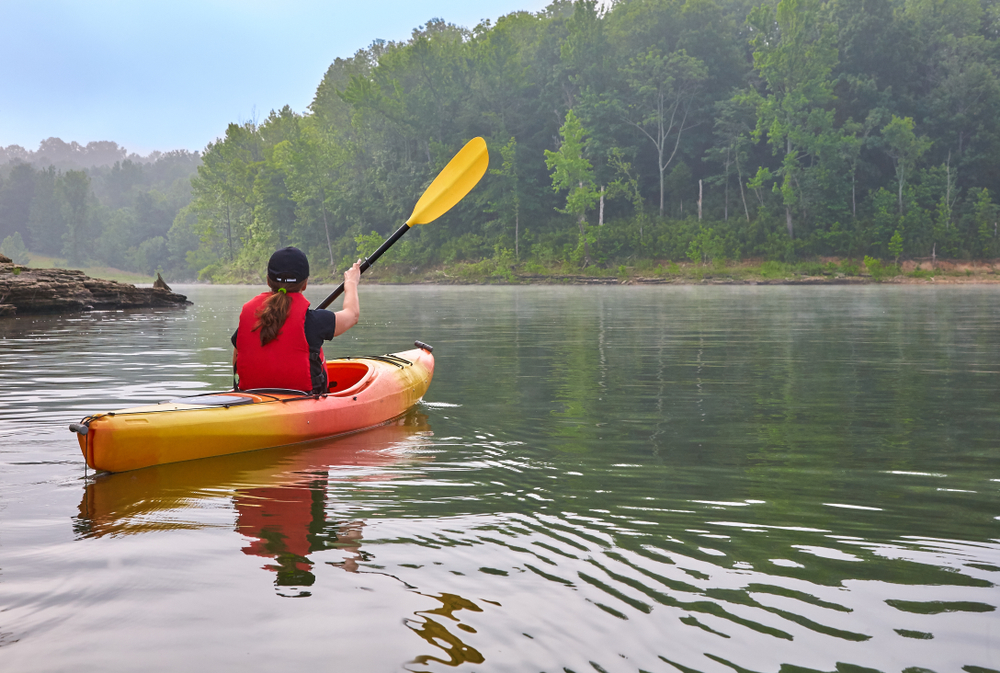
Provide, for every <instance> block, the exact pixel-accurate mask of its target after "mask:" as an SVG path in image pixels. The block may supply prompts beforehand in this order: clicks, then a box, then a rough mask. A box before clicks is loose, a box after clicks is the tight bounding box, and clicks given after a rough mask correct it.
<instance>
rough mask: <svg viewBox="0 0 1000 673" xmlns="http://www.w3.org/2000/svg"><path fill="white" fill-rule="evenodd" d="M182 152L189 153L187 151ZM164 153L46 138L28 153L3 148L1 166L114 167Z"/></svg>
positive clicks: (17, 147)
mask: <svg viewBox="0 0 1000 673" xmlns="http://www.w3.org/2000/svg"><path fill="white" fill-rule="evenodd" d="M182 152H183V153H185V154H188V153H187V152H184V151H183V150H182ZM163 155H164V153H163V152H151V153H150V154H149V155H147V156H141V155H139V154H135V153H130V152H129V151H128V150H127V149H125V148H124V147H120V146H119V145H118V143H116V142H114V141H112V140H95V141H93V142H89V143H87V144H86V145H81V144H80V143H78V142H76V141H75V140H74V141H72V142H66V141H65V140H62V139H61V138H46V139H45V140H43V141H42V142H41V143H39V144H38V149H37V150H34V151H32V150H28V149H25V148H23V147H21V146H20V145H8V146H7V147H0V167H2V166H4V165H6V164H10V163H14V162H23V163H26V164H31V165H32V166H35V167H36V168H46V167H48V166H54V167H55V168H56V169H58V170H61V171H67V170H81V169H85V168H95V167H105V166H113V165H114V164H115V162H123V161H126V160H128V161H132V162H133V163H137V164H149V163H155V162H156V161H157V160H158V159H159V158H160V157H162V156H163Z"/></svg>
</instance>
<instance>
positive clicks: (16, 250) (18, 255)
mask: <svg viewBox="0 0 1000 673" xmlns="http://www.w3.org/2000/svg"><path fill="white" fill-rule="evenodd" d="M0 254H2V255H7V257H10V261H12V262H14V264H28V263H29V262H30V261H31V256H30V255H28V249H27V248H26V247H25V246H24V239H23V238H21V234H20V233H19V232H16V231H15V232H14V233H13V234H11V235H10V236H8V237H6V238H5V239H3V241H2V242H0Z"/></svg>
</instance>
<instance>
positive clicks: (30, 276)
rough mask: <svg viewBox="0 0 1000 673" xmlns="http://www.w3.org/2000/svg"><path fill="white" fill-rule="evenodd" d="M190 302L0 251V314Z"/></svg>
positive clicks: (3, 315)
mask: <svg viewBox="0 0 1000 673" xmlns="http://www.w3.org/2000/svg"><path fill="white" fill-rule="evenodd" d="M190 303H191V302H189V301H188V300H187V297H185V296H184V295H182V294H177V293H176V292H171V291H170V290H165V289H161V288H155V287H136V286H135V285H129V284H128V283H119V282H117V281H113V280H101V279H98V278H90V277H89V276H87V275H85V274H84V273H83V272H82V271H76V270H73V269H30V268H28V267H24V266H20V265H18V264H13V263H11V261H10V259H9V258H7V257H4V256H2V255H0V318H4V317H10V316H13V315H15V314H17V315H24V314H28V313H68V312H73V311H93V310H102V309H103V310H107V309H119V308H142V307H150V306H184V305H187V304H190Z"/></svg>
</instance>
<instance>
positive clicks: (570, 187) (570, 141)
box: [545, 110, 599, 262]
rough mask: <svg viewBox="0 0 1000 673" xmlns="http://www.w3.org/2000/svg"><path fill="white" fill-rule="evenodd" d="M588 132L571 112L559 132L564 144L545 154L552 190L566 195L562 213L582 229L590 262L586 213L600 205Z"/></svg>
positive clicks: (582, 237)
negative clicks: (587, 150)
mask: <svg viewBox="0 0 1000 673" xmlns="http://www.w3.org/2000/svg"><path fill="white" fill-rule="evenodd" d="M585 135H586V130H584V128H583V125H582V124H581V123H580V120H579V119H578V118H577V116H576V115H575V114H574V113H573V110H569V111H568V112H567V113H566V122H565V123H564V124H563V125H562V127H561V128H560V129H559V136H560V138H561V139H562V142H561V143H560V144H559V149H558V150H557V151H555V152H553V151H551V150H545V165H546V166H547V167H548V169H549V171H551V174H552V189H553V190H554V191H556V192H562V191H565V192H566V193H567V194H566V205H565V207H563V208H560V209H558V210H559V212H562V213H566V214H568V215H572V216H574V217H575V218H576V221H577V224H578V225H579V228H580V240H581V242H582V243H583V247H584V260H585V262H589V254H588V253H587V239H586V225H587V211H588V210H589V209H591V208H593V207H594V204H595V203H597V200H598V198H599V194H598V192H597V190H596V189H595V187H594V169H593V166H592V165H591V163H590V161H589V160H588V159H587V157H586V156H584V146H585V139H584V136H585Z"/></svg>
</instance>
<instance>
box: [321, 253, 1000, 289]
mask: <svg viewBox="0 0 1000 673" xmlns="http://www.w3.org/2000/svg"><path fill="white" fill-rule="evenodd" d="M365 278H366V280H367V281H368V282H379V283H387V284H388V283H434V284H442V285H464V284H468V285H505V284H507V285H521V284H525V285H527V284H609V285H610V284H637V285H638V284H668V283H673V284H694V283H718V284H725V283H733V284H752V283H758V284H768V283H770V284H788V283H802V284H864V283H1000V260H996V261H992V262H964V261H951V260H934V261H930V260H920V261H913V260H908V261H904V262H902V263H901V264H898V265H897V264H892V263H884V262H881V261H879V260H874V259H870V258H868V259H864V260H850V259H835V258H824V259H822V260H816V261H811V262H798V263H784V262H774V261H762V260H748V261H742V262H720V261H716V262H712V263H709V264H695V263H691V262H670V261H666V262H659V263H654V262H648V263H644V264H639V265H636V266H624V265H623V266H619V267H617V268H611V269H606V268H600V267H596V266H588V267H583V268H579V267H576V268H574V267H569V266H566V265H562V264H552V265H548V266H544V265H540V264H516V263H510V262H506V263H498V262H497V261H496V260H484V261H481V262H475V263H457V264H451V265H448V266H446V267H441V268H435V269H428V270H413V269H406V268H402V267H394V266H391V265H385V266H381V267H379V266H375V267H372V268H371V269H370V270H369V271H368V272H367V273H366V274H365ZM329 280H330V281H333V280H339V279H333V278H330V279H329Z"/></svg>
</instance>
